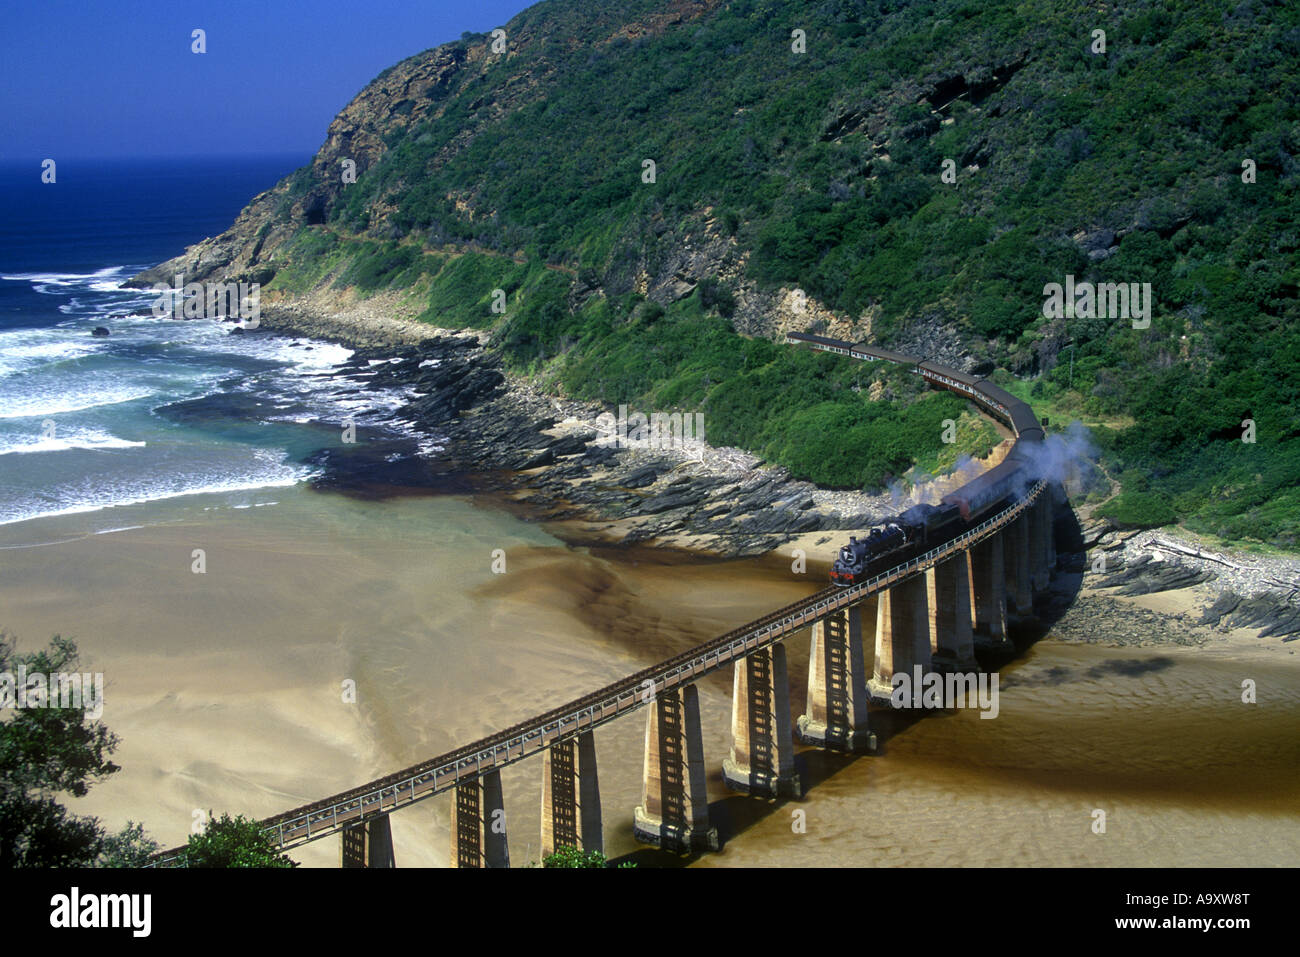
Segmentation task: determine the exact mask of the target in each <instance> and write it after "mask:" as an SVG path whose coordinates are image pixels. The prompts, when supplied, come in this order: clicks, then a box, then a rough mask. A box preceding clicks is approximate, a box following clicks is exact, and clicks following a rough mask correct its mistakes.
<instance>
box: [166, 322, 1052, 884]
mask: <svg viewBox="0 0 1300 957" xmlns="http://www.w3.org/2000/svg"><path fill="white" fill-rule="evenodd" d="M787 341H788V342H790V343H792V344H801V345H805V346H809V347H811V348H814V349H820V350H823V351H828V352H832V353H836V354H842V355H848V356H850V357H851V358H855V359H859V360H862V361H889V362H897V363H901V364H904V365H907V366H909V367H910V368H911V369H912V370H913V371H914V372H916V373H917V374H918V375H921V376H922V377H923V378H924V379H925V380H926V381H927V382H928V383H929V384H931V385H933V386H935V387H937V388H944V389H949V390H952V391H955V392H958V393H959V394H962V395H964V396H966V397H967V398H970V399H971V400H973V401H974V402H976V403H977V404H979V405H980V406H981V407H982V408H983V409H984V411H986V412H988V413H989V414H991V415H994V416H996V417H997V418H999V419H1001V420H1002V421H1004V422H1005V423H1006V424H1007V425H1008V426H1009V427H1010V428H1011V429H1012V431H1013V432H1014V433H1015V436H1016V439H1015V442H1014V444H1013V447H1012V451H1011V452H1009V453H1008V455H1007V459H1006V460H1005V461H1004V462H1003V463H1002V464H1001V465H999V466H997V467H995V468H994V469H992V470H990V471H989V472H986V473H985V474H984V475H983V476H980V477H979V478H977V479H975V480H973V481H972V482H971V483H968V485H967V486H964V487H963V489H973V488H974V486H975V485H976V484H977V483H979V485H980V489H981V490H983V491H982V492H981V494H983V495H984V497H985V498H988V499H990V500H991V501H992V503H991V504H990V505H989V507H988V508H987V509H986V510H984V511H982V512H981V513H980V514H978V515H975V516H973V517H972V519H971V521H970V523H969V527H968V528H967V529H966V530H965V531H964V532H962V533H961V534H959V535H957V536H956V537H954V538H952V539H951V540H949V541H946V542H943V543H942V544H940V545H937V546H936V547H933V548H931V549H929V550H928V551H926V552H924V553H922V554H919V555H914V556H913V557H912V558H910V559H909V560H907V561H905V562H902V563H901V564H898V565H897V566H895V567H893V568H890V569H887V570H885V571H882V572H880V573H879V574H877V575H875V576H874V577H871V578H868V579H867V580H865V581H861V582H858V583H856V584H854V585H852V586H849V587H843V588H841V587H828V588H825V589H823V590H821V591H819V592H817V593H816V594H814V595H811V596H809V597H807V598H805V599H802V600H800V601H797V602H794V603H792V604H789V605H786V606H785V607H783V608H779V609H777V610H775V611H773V612H771V613H769V614H767V615H764V616H763V617H761V618H759V619H757V620H756V621H752V622H749V623H748V624H745V625H743V626H741V627H740V628H737V629H734V630H732V631H729V632H727V633H726V634H724V635H720V636H718V637H717V638H714V639H712V640H710V641H707V642H705V643H704V644H702V645H699V646H697V647H695V648H692V649H690V650H689V651H686V652H683V653H681V654H678V655H676V656H674V657H672V658H669V659H668V660H666V661H662V662H660V663H658V664H656V665H654V666H652V667H650V668H646V669H644V670H642V671H639V672H636V673H635V674H631V675H628V676H626V677H625V678H622V679H621V680H619V681H617V682H615V683H613V684H611V685H609V686H607V687H605V688H601V689H600V690H598V691H594V692H592V693H590V694H588V695H585V696H583V697H581V698H579V699H577V700H576V701H571V702H569V703H567V704H564V705H561V706H560V707H557V708H554V709H551V710H550V711H547V712H545V713H543V714H540V715H537V716H535V717H533V718H530V719H529V720H527V721H524V722H521V723H519V724H516V725H514V726H512V727H509V728H506V729H504V730H502V731H499V732H497V733H496V734H493V735H490V736H488V737H486V738H483V739H481V740H479V741H475V742H473V743H471V744H468V745H465V746H464V747H461V748H458V749H456V750H454V751H452V752H450V753H447V754H443V755H440V756H438V757H435V758H432V759H430V760H428V761H424V762H422V763H420V764H417V765H414V766H412V767H409V768H406V769H404V770H401V771H398V772H396V773H394V774H390V775H388V776H386V777H383V778H380V779H378V780H375V781H371V782H369V783H367V784H364V785H362V786H360V787H356V788H353V789H350V790H348V791H345V792H342V793H340V794H335V795H331V796H330V797H327V798H324V799H322V800H319V801H315V802H312V803H311V804H307V805H304V806H302V807H298V808H294V809H292V810H289V811H286V812H284V813H282V814H278V815H275V816H274V817H271V818H267V819H266V820H264V821H262V822H260V823H261V825H262V827H263V829H264V831H265V832H266V833H267V834H268V835H269V836H270V837H271V838H272V839H273V842H274V843H275V844H276V845H278V846H279V847H280V848H281V849H282V850H289V849H292V848H294V847H298V846H300V845H303V844H306V843H308V842H311V841H317V840H322V839H325V838H327V837H331V836H334V835H337V836H338V837H339V839H340V842H341V847H342V852H341V861H342V866H344V867H392V866H394V862H395V853H394V848H393V839H392V831H391V828H390V825H389V821H390V815H392V814H393V812H395V811H397V810H399V809H401V808H404V807H407V806H408V805H411V804H415V803H417V802H419V801H423V800H426V799H428V798H431V797H433V796H434V795H436V794H441V793H443V792H446V791H450V792H454V796H453V800H452V818H451V842H450V855H449V859H450V863H451V864H452V865H453V866H458V867H501V866H509V853H508V851H507V847H506V816H505V807H504V801H503V797H502V787H501V776H500V772H501V768H503V767H504V766H506V765H509V764H513V763H514V762H517V761H522V760H524V759H526V758H530V757H533V756H536V755H541V762H540V767H541V775H542V785H541V792H542V826H541V852H542V855H543V856H545V855H547V854H550V853H551V852H552V851H554V850H555V849H556V848H557V847H560V846H570V847H576V848H579V849H581V850H584V851H592V850H602V836H601V834H602V824H601V801H600V786H599V778H598V773H597V764H596V748H595V736H594V734H593V732H594V729H595V728H597V727H599V726H600V725H603V724H606V723H608V722H611V721H614V720H617V719H619V718H622V717H624V716H625V715H627V714H628V713H630V712H633V711H637V710H640V709H645V710H646V712H647V715H646V732H645V761H644V774H643V781H642V789H641V803H640V804H639V805H638V806H637V807H636V809H635V811H634V814H633V829H634V833H635V836H636V838H637V840H639V841H641V842H643V843H646V844H650V845H655V846H659V847H662V848H665V849H668V850H674V851H689V850H699V849H714V850H716V849H717V848H718V846H719V843H718V833H717V829H716V828H715V827H714V826H713V825H712V824H711V822H710V820H709V805H708V798H707V795H706V793H705V762H704V749H703V737H702V734H701V726H700V709H699V702H698V693H697V691H696V687H695V683H696V682H698V681H699V680H700V679H701V678H703V677H704V676H706V675H708V674H711V673H713V672H716V671H718V670H720V669H723V668H731V669H732V671H733V676H734V677H733V682H734V684H733V687H734V692H733V701H732V721H731V747H730V749H729V753H728V754H727V757H726V758H725V759H724V760H723V763H722V772H723V779H724V781H725V782H726V784H727V785H728V787H730V788H732V789H734V790H736V791H739V792H743V793H747V794H751V795H755V796H759V797H780V796H791V797H799V796H801V795H802V792H803V786H802V784H801V781H800V778H799V775H798V773H797V771H796V768H795V763H794V745H795V741H796V740H797V741H800V742H803V743H804V744H807V745H812V746H815V747H821V748H827V749H831V750H837V751H848V752H869V751H873V750H874V749H875V747H876V738H875V734H874V732H873V731H872V729H871V721H870V713H869V710H868V705H869V704H875V705H877V706H884V707H889V706H890V696H891V694H892V693H893V687H894V680H893V679H894V676H895V675H902V674H905V675H908V676H909V679H910V678H911V677H912V676H913V675H914V674H915V669H917V668H920V669H921V671H922V672H923V673H930V672H940V673H941V672H973V671H974V670H976V669H977V668H978V665H977V664H976V661H975V650H976V648H977V647H982V648H985V649H991V650H1003V649H1009V648H1010V641H1009V639H1008V637H1007V616H1008V613H1014V614H1015V615H1017V616H1019V617H1026V616H1030V615H1032V614H1033V599H1034V594H1035V593H1036V592H1041V591H1042V590H1044V589H1045V588H1047V586H1048V584H1049V582H1050V577H1051V572H1052V569H1053V568H1054V566H1055V563H1056V557H1055V548H1054V533H1053V514H1054V510H1055V507H1056V505H1057V504H1058V503H1059V502H1060V501H1062V500H1063V495H1062V493H1061V490H1060V488H1059V487H1056V486H1053V485H1050V484H1049V483H1047V482H1045V481H1042V480H1040V479H1039V477H1038V476H1036V475H1035V474H1034V469H1033V456H1032V455H1029V454H1026V449H1027V448H1028V447H1029V446H1030V445H1032V444H1033V443H1041V441H1042V439H1043V431H1042V428H1041V427H1040V426H1039V424H1038V421H1037V420H1036V419H1035V418H1034V416H1033V413H1032V411H1030V410H1029V407H1028V406H1027V405H1026V404H1025V403H1023V402H1020V401H1019V400H1016V399H1015V398H1014V397H1012V396H1010V395H1009V394H1008V393H1006V392H1004V391H1003V390H1001V389H998V388H997V387H996V386H993V385H991V384H988V383H984V382H981V381H980V380H978V379H976V378H973V377H971V376H968V375H966V374H964V373H960V372H957V371H955V370H952V369H946V368H944V367H941V366H937V365H935V364H934V363H930V362H925V361H921V360H917V359H914V358H912V357H909V356H904V355H901V354H898V353H892V352H888V351H887V350H881V349H877V348H875V347H873V346H869V345H866V344H861V345H852V344H850V343H846V342H840V341H839V340H834V339H826V338H822V337H818V336H811V335H805V334H801V333H792V334H790V335H789V336H787ZM957 494H958V495H960V494H961V493H960V491H959V493H957ZM966 501H975V498H974V497H973V493H972V495H970V496H968V497H967V499H963V502H966ZM807 628H811V629H812V641H811V645H810V661H809V667H808V695H807V705H806V708H805V711H804V713H803V714H801V715H799V716H797V717H795V716H793V715H792V714H791V709H790V696H789V680H788V677H787V672H786V650H785V645H784V641H785V640H786V639H787V638H789V637H790V636H792V635H794V634H795V633H797V632H799V631H801V630H803V629H807ZM153 863H154V864H155V865H157V866H182V867H183V866H185V854H184V849H183V848H176V849H173V850H171V851H166V852H163V853H161V854H159V855H157V856H156V857H155V859H154V862H153Z"/></svg>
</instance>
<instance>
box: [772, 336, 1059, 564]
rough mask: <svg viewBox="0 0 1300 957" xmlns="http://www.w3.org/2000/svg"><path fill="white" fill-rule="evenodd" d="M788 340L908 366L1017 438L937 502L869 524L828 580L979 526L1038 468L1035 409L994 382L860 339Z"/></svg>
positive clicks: (901, 558) (843, 551)
mask: <svg viewBox="0 0 1300 957" xmlns="http://www.w3.org/2000/svg"><path fill="white" fill-rule="evenodd" d="M785 340H786V342H788V343H791V344H798V345H805V346H811V347H812V348H814V349H819V350H821V351H823V352H833V353H836V354H837V355H846V356H849V357H850V358H853V359H858V360H861V361H865V362H879V361H884V362H891V363H894V364H896V365H900V366H903V367H905V368H908V369H911V370H912V372H914V373H915V374H917V375H919V376H920V377H921V378H922V379H924V380H925V381H926V382H927V383H928V384H930V385H931V386H933V387H935V388H938V389H947V390H948V391H950V392H955V393H957V394H958V395H961V396H963V397H965V398H968V399H972V400H974V401H975V402H977V403H978V404H979V405H980V406H981V407H982V408H983V409H984V411H985V412H987V413H988V414H990V415H993V416H995V417H996V418H998V419H1000V420H1001V421H1002V422H1004V423H1005V424H1006V425H1007V426H1009V427H1010V428H1011V430H1012V431H1013V432H1014V433H1015V436H1016V439H1015V442H1014V443H1013V444H1012V446H1011V449H1010V451H1009V452H1007V455H1006V458H1004V459H1003V460H1002V462H1001V463H999V464H998V465H996V466H994V467H993V468H991V469H989V470H988V471H987V472H985V473H984V474H982V475H980V476H978V477H976V478H975V479H973V480H971V481H970V482H967V483H966V484H965V485H963V486H962V487H961V488H959V489H957V490H956V491H955V492H951V493H949V494H948V495H945V496H944V497H943V499H942V500H941V501H940V503H939V504H938V505H937V506H935V505H916V506H913V507H912V508H910V509H908V510H907V511H906V512H904V513H903V514H902V515H900V516H898V517H897V518H896V519H894V520H892V521H890V522H887V523H885V524H884V525H881V526H878V527H876V528H873V529H872V530H871V533H870V534H868V535H867V537H866V538H864V539H861V540H859V539H858V538H857V537H853V538H850V539H849V543H848V544H847V545H845V546H843V547H842V548H840V554H839V557H838V558H837V559H836V560H835V562H834V564H833V565H832V566H831V583H832V584H835V585H840V586H843V587H848V586H849V585H856V584H858V583H859V582H861V581H863V580H864V579H867V578H870V577H871V576H872V575H875V574H878V573H879V572H882V571H884V570H885V569H887V568H892V567H894V566H895V565H898V564H900V563H902V562H905V561H907V560H908V559H909V558H911V557H913V556H914V555H918V554H920V553H922V552H924V551H927V550H929V549H931V548H935V547H937V546H939V545H942V544H943V543H944V542H946V541H948V540H949V539H951V538H953V537H954V536H956V535H959V534H961V533H962V532H963V531H965V530H966V529H968V528H971V527H973V526H974V525H976V524H977V523H978V522H979V521H981V520H982V518H984V517H985V516H986V515H987V513H989V512H990V511H991V510H992V509H993V508H994V507H995V506H997V505H1000V504H1001V503H1003V502H1006V501H1008V500H1012V501H1014V500H1015V499H1017V498H1019V497H1021V496H1023V495H1024V494H1025V492H1026V491H1027V490H1028V487H1029V486H1030V485H1031V484H1032V482H1033V481H1034V478H1033V476H1034V475H1035V474H1037V473H1039V472H1041V471H1042V468H1041V466H1040V462H1041V460H1039V459H1038V452H1039V450H1040V449H1041V448H1042V445H1043V439H1044V438H1045V436H1044V433H1043V427H1042V426H1041V425H1040V424H1039V422H1038V419H1037V417H1036V416H1035V415H1034V411H1033V409H1031V408H1030V407H1029V405H1028V404H1027V403H1025V402H1022V401H1021V400H1019V399H1017V398H1016V397H1015V396H1014V395H1012V394H1011V393H1009V392H1007V391H1006V390H1005V389H1002V388H1000V387H999V386H996V385H994V384H993V383H992V382H989V381H987V380H985V379H982V378H978V377H976V376H973V375H969V374H967V373H965V372H958V371H957V370H955V369H949V368H947V367H945V366H941V365H939V364H938V363H936V362H933V361H931V360H929V359H924V360H922V359H918V358H916V357H914V356H909V355H904V354H902V353H900V352H890V351H889V350H888V349H881V348H880V347H878V346H874V345H871V344H869V343H865V342H861V343H858V344H856V345H855V344H853V343H851V342H845V341H843V340H840V339H828V338H826V337H825V336H816V335H811V334H809V333H805V332H787V333H786V336H785Z"/></svg>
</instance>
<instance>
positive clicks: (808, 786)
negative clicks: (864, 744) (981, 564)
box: [611, 502, 1086, 867]
mask: <svg viewBox="0 0 1300 957" xmlns="http://www.w3.org/2000/svg"><path fill="white" fill-rule="evenodd" d="M1052 528H1053V533H1054V539H1055V543H1056V553H1057V560H1056V564H1055V567H1054V568H1053V570H1052V576H1051V580H1050V583H1049V585H1048V587H1047V588H1046V589H1044V590H1042V591H1041V592H1039V593H1038V594H1037V595H1035V596H1034V602H1033V609H1032V611H1030V610H1028V609H1026V610H1025V611H1024V613H1016V612H1010V611H1009V612H1008V616H1007V637H1008V638H1009V639H1010V642H1009V644H1004V645H1003V646H1002V647H1001V648H1000V649H997V648H990V647H987V646H986V647H980V646H979V645H977V646H976V649H975V657H976V660H977V661H978V663H979V667H980V670H981V671H985V672H989V671H998V670H1000V669H1002V668H1003V667H1005V666H1006V665H1008V664H1010V663H1012V662H1014V661H1016V660H1018V659H1021V658H1023V657H1025V656H1026V655H1028V654H1029V653H1030V651H1031V649H1032V648H1033V646H1034V645H1035V644H1036V643H1037V642H1039V641H1041V640H1042V639H1043V638H1044V637H1046V636H1047V635H1048V634H1050V633H1051V631H1052V629H1053V627H1054V626H1055V625H1056V623H1057V622H1059V621H1060V619H1061V618H1062V617H1063V616H1064V615H1065V613H1066V612H1067V611H1068V610H1069V608H1070V606H1071V605H1072V604H1073V603H1074V601H1075V599H1076V598H1077V597H1078V593H1079V590H1080V589H1081V588H1082V583H1083V573H1084V570H1085V568H1086V558H1085V554H1084V544H1083V532H1082V529H1081V528H1080V527H1079V522H1078V518H1077V516H1076V515H1075V513H1074V510H1073V509H1072V508H1071V507H1070V505H1069V503H1068V502H1063V503H1061V504H1059V505H1058V506H1057V508H1056V510H1055V513H1054V515H1053V523H1052ZM794 670H795V669H793V668H792V669H791V672H792V673H791V676H790V677H791V681H792V683H793V682H794V681H796V680H798V679H797V677H796V675H795V673H794ZM792 698H793V695H792ZM791 703H792V704H795V702H794V701H793V700H792V702H791ZM947 714H951V712H950V711H943V710H940V711H926V710H911V709H909V710H898V711H896V710H892V709H889V708H880V707H876V706H872V707H871V709H870V714H869V720H870V724H871V729H872V731H873V732H874V733H875V735H876V748H875V750H874V751H872V752H867V753H858V754H853V753H844V752H838V751H833V750H825V749H821V748H814V747H805V748H804V749H803V750H802V751H799V752H798V753H796V754H795V757H794V764H795V770H796V772H797V773H798V775H799V779H800V782H801V787H802V792H803V794H805V795H807V794H808V792H810V791H811V790H813V789H815V788H816V787H818V786H819V785H821V784H823V783H824V782H826V781H828V780H830V779H831V778H833V777H834V776H835V775H837V774H839V773H841V772H842V771H844V770H845V769H847V768H848V767H850V766H852V765H853V764H854V763H856V762H857V761H860V760H872V759H874V758H880V757H886V756H887V755H888V753H889V744H890V741H892V740H893V739H895V738H898V737H900V736H901V735H904V734H906V733H907V732H908V731H909V730H910V729H911V728H913V727H914V726H915V725H917V724H918V723H919V722H921V721H925V720H930V719H933V718H935V717H941V716H944V715H947ZM716 781H720V773H719V772H712V773H711V782H710V783H714V782H716ZM801 803H802V801H801V799H798V798H788V797H783V798H758V797H751V796H749V795H746V794H732V795H728V796H726V797H723V798H721V799H719V800H715V801H712V802H710V804H709V819H710V822H711V823H712V824H713V826H714V827H716V828H717V830H718V839H719V842H720V844H721V846H722V847H723V848H725V847H726V845H727V843H728V842H729V841H731V840H733V839H735V838H737V837H739V836H740V835H741V834H744V833H745V832H746V831H748V830H749V829H751V828H753V827H754V826H755V825H757V824H759V823H760V822H762V821H763V820H765V819H767V818H769V817H771V816H772V815H774V814H777V813H791V816H792V818H793V814H792V811H793V810H794V809H796V808H798V807H799V805H800V804H801ZM787 809H788V810H787ZM710 853H712V852H711V851H707V850H695V851H691V852H690V853H680V854H678V853H673V852H671V851H664V850H660V849H659V848H651V847H647V848H642V849H639V850H636V851H633V852H631V853H629V854H625V855H622V856H620V857H618V858H616V859H614V860H612V861H611V863H612V864H615V865H618V864H624V863H626V864H636V865H637V866H642V867H685V866H688V865H690V864H691V863H693V862H694V861H697V860H699V859H700V858H702V857H705V856H707V855H708V854H710Z"/></svg>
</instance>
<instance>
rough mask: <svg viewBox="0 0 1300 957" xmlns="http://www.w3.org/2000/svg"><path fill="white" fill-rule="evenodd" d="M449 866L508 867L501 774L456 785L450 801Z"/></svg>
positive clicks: (488, 774) (491, 774) (487, 773)
mask: <svg viewBox="0 0 1300 957" xmlns="http://www.w3.org/2000/svg"><path fill="white" fill-rule="evenodd" d="M451 866H452V867H509V866H510V850H509V848H508V847H507V846H506V810H505V803H504V801H503V800H502V795H501V772H500V771H487V772H485V773H484V774H483V776H482V777H480V778H479V779H478V780H476V781H469V782H466V783H465V784H458V785H456V790H455V792H454V793H453V795H452V801H451Z"/></svg>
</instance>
